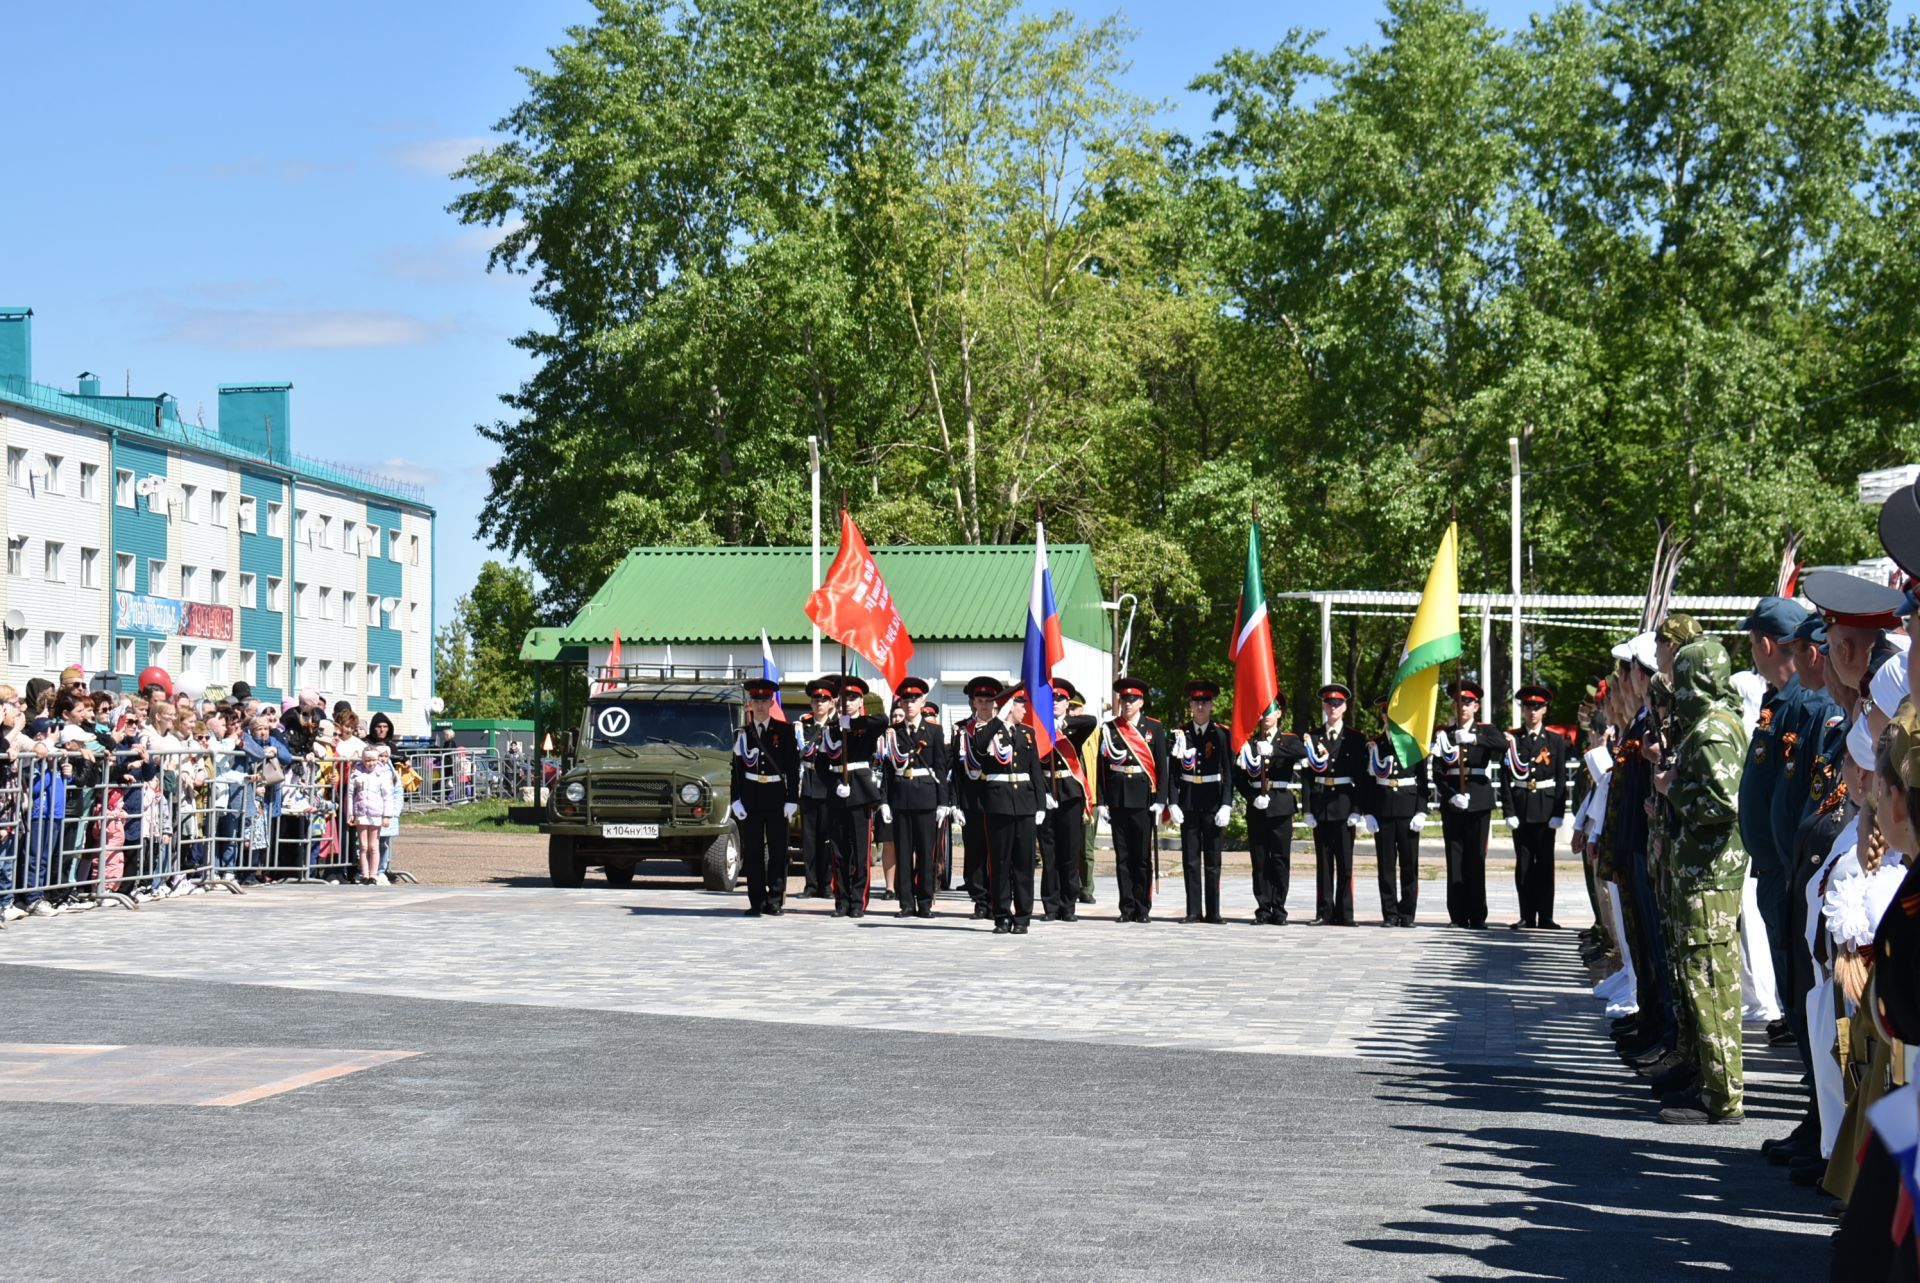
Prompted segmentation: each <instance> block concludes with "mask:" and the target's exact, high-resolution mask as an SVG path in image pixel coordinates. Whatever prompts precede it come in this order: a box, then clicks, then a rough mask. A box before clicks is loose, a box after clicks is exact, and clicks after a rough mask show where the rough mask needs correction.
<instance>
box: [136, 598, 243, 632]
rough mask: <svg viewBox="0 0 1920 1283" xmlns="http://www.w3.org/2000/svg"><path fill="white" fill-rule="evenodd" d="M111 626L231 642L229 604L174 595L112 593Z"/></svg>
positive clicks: (230, 609) (230, 608)
mask: <svg viewBox="0 0 1920 1283" xmlns="http://www.w3.org/2000/svg"><path fill="white" fill-rule="evenodd" d="M113 626H114V628H115V630H117V631H119V632H134V633H158V634H160V635H162V636H165V637H173V636H180V637H203V638H205V639H207V640H208V641H232V640H233V607H231V606H215V605H212V604H211V603H208V602H204V601H181V600H179V599H178V598H174V597H149V596H147V595H146V594H145V593H130V592H122V593H115V594H114V595H113Z"/></svg>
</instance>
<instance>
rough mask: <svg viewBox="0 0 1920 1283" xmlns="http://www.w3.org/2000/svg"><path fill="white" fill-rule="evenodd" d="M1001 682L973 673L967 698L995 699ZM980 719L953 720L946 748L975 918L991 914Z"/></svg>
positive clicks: (954, 815) (964, 878)
mask: <svg viewBox="0 0 1920 1283" xmlns="http://www.w3.org/2000/svg"><path fill="white" fill-rule="evenodd" d="M1000 691H1001V686H1000V682H999V681H998V679H996V678H992V677H976V678H974V679H973V680H972V681H970V682H968V683H967V685H966V688H965V693H966V696H967V699H968V700H970V701H971V700H975V699H998V698H1000ZM980 725H981V719H980V718H979V717H977V716H975V715H974V714H973V713H968V714H967V716H965V717H963V718H961V719H960V720H959V721H958V722H956V723H955V724H954V727H953V738H952V740H951V741H950V742H949V746H948V751H947V776H948V781H949V789H948V793H947V797H948V805H949V807H950V809H949V811H948V815H949V817H950V818H951V820H952V821H953V823H954V824H955V825H956V826H957V827H958V828H959V829H960V848H961V879H962V884H963V885H964V886H965V887H966V889H967V898H968V899H970V900H972V901H973V916H974V918H975V919H976V920H978V919H980V918H985V917H988V916H990V914H991V913H992V905H993V889H992V887H990V886H989V885H988V878H987V826H986V825H984V824H982V823H981V822H980V819H981V815H982V814H983V813H982V811H981V809H980V802H981V797H980V763H979V762H978V761H976V760H975V759H974V756H973V733H974V732H975V731H977V730H979V729H980Z"/></svg>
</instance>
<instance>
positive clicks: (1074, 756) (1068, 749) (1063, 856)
mask: <svg viewBox="0 0 1920 1283" xmlns="http://www.w3.org/2000/svg"><path fill="white" fill-rule="evenodd" d="M1078 698H1079V696H1078V694H1077V693H1076V692H1075V691H1074V689H1073V683H1071V682H1069V681H1067V679H1066V678H1064V677H1056V678H1054V679H1053V706H1054V709H1055V710H1056V725H1055V727H1054V732H1053V747H1052V749H1050V750H1049V751H1048V753H1047V755H1046V756H1045V757H1044V758H1042V759H1041V761H1040V771H1041V777H1042V779H1043V780H1044V784H1043V792H1044V795H1045V798H1046V806H1047V818H1046V820H1045V821H1044V822H1043V823H1042V824H1041V825H1040V869H1041V873H1040V902H1041V905H1042V906H1043V908H1044V909H1045V912H1046V917H1047V919H1048V920H1049V921H1053V922H1072V921H1074V919H1075V917H1076V916H1077V913H1078V906H1079V904H1080V874H1081V851H1082V848H1083V846H1084V843H1085V835H1086V830H1087V817H1088V816H1089V815H1091V814H1092V812H1093V800H1092V798H1091V797H1089V796H1088V791H1087V772H1086V767H1085V765H1084V764H1083V763H1082V761H1081V758H1080V746H1081V745H1082V744H1084V743H1085V742H1086V739H1087V737H1088V736H1089V735H1091V734H1093V731H1094V728H1095V726H1097V725H1098V723H1097V722H1095V720H1094V719H1093V718H1091V717H1089V716H1087V715H1086V714H1084V713H1080V714H1072V713H1068V712H1067V711H1066V710H1067V709H1068V708H1070V707H1072V702H1073V701H1075V700H1077V699H1078Z"/></svg>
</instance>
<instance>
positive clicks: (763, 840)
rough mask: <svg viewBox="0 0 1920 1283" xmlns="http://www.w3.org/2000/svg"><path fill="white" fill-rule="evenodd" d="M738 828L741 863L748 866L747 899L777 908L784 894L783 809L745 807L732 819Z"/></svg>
mask: <svg viewBox="0 0 1920 1283" xmlns="http://www.w3.org/2000/svg"><path fill="white" fill-rule="evenodd" d="M734 826H735V827H736V828H738V829H739V830H740V863H741V864H743V865H744V866H746V870H747V903H748V904H749V905H751V906H752V907H753V908H756V909H760V910H763V911H764V910H766V909H777V908H779V907H780V904H781V902H782V901H784V900H785V899H786V898H787V817H786V815H785V814H784V813H783V812H780V811H772V812H761V811H748V812H747V818H746V819H744V820H735V821H734Z"/></svg>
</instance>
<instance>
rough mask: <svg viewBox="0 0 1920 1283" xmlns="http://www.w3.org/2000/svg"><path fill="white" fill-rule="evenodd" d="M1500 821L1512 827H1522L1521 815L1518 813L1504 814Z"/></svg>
mask: <svg viewBox="0 0 1920 1283" xmlns="http://www.w3.org/2000/svg"><path fill="white" fill-rule="evenodd" d="M1500 822H1501V823H1502V824H1504V825H1506V826H1507V827H1508V828H1510V829H1517V828H1519V827H1520V817H1519V816H1517V815H1503V816H1501V817H1500Z"/></svg>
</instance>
